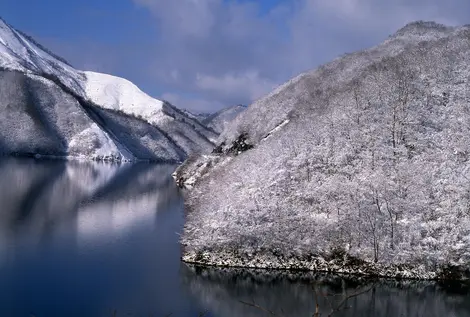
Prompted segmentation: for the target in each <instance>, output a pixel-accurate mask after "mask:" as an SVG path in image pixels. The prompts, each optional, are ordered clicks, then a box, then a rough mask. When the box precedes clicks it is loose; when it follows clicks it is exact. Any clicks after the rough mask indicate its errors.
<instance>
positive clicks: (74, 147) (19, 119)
mask: <svg viewBox="0 0 470 317" xmlns="http://www.w3.org/2000/svg"><path fill="white" fill-rule="evenodd" d="M0 100H1V102H2V103H1V104H0V112H2V113H3V116H4V118H9V120H3V121H2V123H1V124H0V152H1V153H2V154H15V155H35V154H39V155H48V156H56V157H57V156H58V157H77V158H85V159H87V158H88V159H89V158H91V159H112V160H131V161H134V160H152V161H173V162H178V161H181V160H183V159H184V158H185V157H187V156H188V155H190V154H191V153H193V152H204V151H209V150H210V149H212V148H213V143H212V141H214V140H215V139H216V137H217V134H216V133H215V132H214V131H212V130H210V129H208V128H206V127H205V126H203V125H201V124H200V123H199V122H198V121H197V120H195V119H192V118H189V117H187V116H186V115H185V114H184V113H182V112H180V111H179V110H178V109H176V108H174V107H171V106H167V105H165V103H164V102H162V101H159V100H157V99H154V98H151V97H150V96H148V95H147V94H145V93H144V92H142V91H141V90H140V89H139V88H137V87H136V86H135V85H134V84H132V83H131V82H129V81H127V80H125V79H122V78H118V77H115V76H111V75H106V74H98V73H93V72H82V71H79V70H76V69H75V68H73V67H72V66H70V65H69V64H68V63H67V62H66V61H65V60H63V59H62V58H60V57H58V56H56V55H54V54H53V53H51V52H50V51H48V50H47V49H46V48H44V47H42V46H41V45H40V44H38V43H36V42H35V41H34V40H33V39H32V38H31V37H29V36H27V35H25V34H23V33H22V32H20V31H18V30H15V29H14V28H13V27H11V26H10V25H8V24H7V23H6V22H5V21H3V20H1V19H0ZM106 109H108V110H106Z"/></svg>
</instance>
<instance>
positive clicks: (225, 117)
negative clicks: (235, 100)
mask: <svg viewBox="0 0 470 317" xmlns="http://www.w3.org/2000/svg"><path fill="white" fill-rule="evenodd" d="M246 108H247V107H246V106H243V105H236V106H231V107H227V108H224V109H222V110H219V111H217V112H216V113H214V114H211V115H210V116H207V118H205V119H204V120H202V123H203V124H205V125H206V126H208V127H210V128H212V129H214V131H217V132H218V133H221V132H222V131H224V129H225V127H226V126H227V125H228V124H229V123H230V122H232V121H233V120H235V118H236V117H237V116H238V115H239V114H240V113H241V112H243V111H245V110H246Z"/></svg>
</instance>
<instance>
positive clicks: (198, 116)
mask: <svg viewBox="0 0 470 317" xmlns="http://www.w3.org/2000/svg"><path fill="white" fill-rule="evenodd" d="M181 110H182V111H183V112H184V114H185V115H187V116H188V117H190V118H193V119H196V120H198V121H199V122H202V121H203V120H204V119H206V118H207V117H209V116H210V115H212V113H208V112H192V111H189V110H187V109H181Z"/></svg>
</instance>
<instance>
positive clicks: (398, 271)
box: [181, 251, 470, 284]
mask: <svg viewBox="0 0 470 317" xmlns="http://www.w3.org/2000/svg"><path fill="white" fill-rule="evenodd" d="M181 260H182V262H184V263H187V264H192V265H198V266H207V267H219V268H234V269H235V268H237V269H264V270H273V271H292V272H294V271H295V272H298V271H302V272H312V273H316V272H318V273H333V274H336V275H347V276H351V277H361V278H386V279H394V280H402V279H405V280H428V281H458V282H463V283H466V284H468V283H469V282H470V274H469V273H470V272H469V269H468V268H463V267H441V268H438V269H437V270H435V271H432V270H428V269H426V268H425V266H424V265H423V264H421V265H415V266H413V265H408V264H402V265H386V264H382V263H373V262H368V261H364V260H361V259H357V258H354V257H351V256H348V255H346V254H344V255H341V257H337V256H336V257H335V256H331V255H326V256H321V255H309V256H303V257H289V258H287V257H283V256H282V255H281V256H276V255H273V254H250V255H240V254H236V253H230V252H208V251H205V252H204V251H202V252H193V251H190V252H183V255H182V257H181Z"/></svg>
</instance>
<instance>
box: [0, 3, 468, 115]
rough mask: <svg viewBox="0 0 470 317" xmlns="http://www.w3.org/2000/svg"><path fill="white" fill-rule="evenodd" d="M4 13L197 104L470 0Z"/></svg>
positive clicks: (454, 20) (250, 91) (13, 9)
mask: <svg viewBox="0 0 470 317" xmlns="http://www.w3.org/2000/svg"><path fill="white" fill-rule="evenodd" d="M0 14H1V16H2V17H3V18H4V19H5V20H6V21H7V22H9V23H10V24H12V25H13V26H15V27H16V28H18V29H20V30H22V31H24V32H26V33H28V34H30V35H32V36H33V37H34V38H35V39H36V40H38V41H39V42H41V43H42V44H44V45H45V46H47V47H48V48H50V49H51V50H53V51H54V52H56V53H57V54H58V55H61V56H63V57H65V58H66V59H67V60H69V61H70V62H71V63H72V64H73V65H74V66H76V67H77V68H79V69H85V70H95V71H100V72H106V73H110V74H114V75H117V76H122V77H125V78H127V79H129V80H131V81H133V82H134V83H136V84H137V85H138V86H139V87H140V88H141V89H142V90H144V91H145V92H147V93H148V94H150V95H152V96H154V97H157V98H164V99H167V100H169V101H171V102H173V103H174V104H175V105H177V106H179V107H182V108H188V109H192V110H199V111H212V110H216V109H218V108H220V107H223V106H227V105H232V104H237V103H244V104H249V103H250V102H252V101H253V100H255V99H257V98H259V97H261V96H263V95H264V94H266V93H268V92H269V91H271V90H272V89H273V88H274V87H276V86H277V85H279V84H282V83H283V82H285V81H286V80H288V79H290V78H292V77H293V76H295V75H296V74H298V73H299V72H302V71H305V70H309V69H312V68H315V67H317V66H318V65H319V64H322V63H325V62H327V61H329V60H331V59H333V58H335V57H336V56H338V55H340V54H343V53H345V52H352V51H355V50H358V49H362V48H366V47H369V46H372V45H375V44H378V43H380V42H381V41H383V40H384V39H385V38H386V37H387V36H388V35H390V34H392V33H394V32H395V31H396V30H397V29H398V28H400V27H402V26H403V25H405V24H406V23H408V22H411V21H415V20H435V21H438V22H441V23H445V24H450V25H457V24H468V23H470V1H468V0H448V1H445V2H444V1H441V0H413V1H406V0H395V1H385V0H261V1H252V0H236V1H235V0H113V1H109V0H94V1H93V0H67V1H64V0H61V1H59V0H41V1H37V0H2V1H0Z"/></svg>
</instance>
